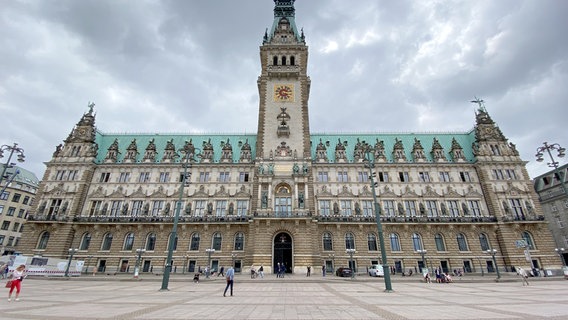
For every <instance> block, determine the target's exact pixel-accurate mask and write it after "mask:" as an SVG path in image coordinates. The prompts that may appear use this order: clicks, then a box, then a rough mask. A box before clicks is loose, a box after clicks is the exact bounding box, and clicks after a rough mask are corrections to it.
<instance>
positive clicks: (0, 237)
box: [0, 236, 5, 245]
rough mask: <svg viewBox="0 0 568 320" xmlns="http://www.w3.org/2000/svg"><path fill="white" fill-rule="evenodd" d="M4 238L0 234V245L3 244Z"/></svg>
mask: <svg viewBox="0 0 568 320" xmlns="http://www.w3.org/2000/svg"><path fill="white" fill-rule="evenodd" d="M4 239H5V236H0V245H3V244H4Z"/></svg>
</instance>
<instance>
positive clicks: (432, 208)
mask: <svg viewBox="0 0 568 320" xmlns="http://www.w3.org/2000/svg"><path fill="white" fill-rule="evenodd" d="M426 214H427V215H428V216H429V217H437V216H438V205H437V204H436V200H426Z"/></svg>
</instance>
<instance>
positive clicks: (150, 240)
mask: <svg viewBox="0 0 568 320" xmlns="http://www.w3.org/2000/svg"><path fill="white" fill-rule="evenodd" d="M155 248H156V234H155V233H150V234H149V235H148V237H146V251H154V249H155Z"/></svg>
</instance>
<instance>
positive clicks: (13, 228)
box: [12, 222, 20, 232]
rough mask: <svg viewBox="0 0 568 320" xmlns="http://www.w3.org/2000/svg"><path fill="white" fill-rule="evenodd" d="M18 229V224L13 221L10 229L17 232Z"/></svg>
mask: <svg viewBox="0 0 568 320" xmlns="http://www.w3.org/2000/svg"><path fill="white" fill-rule="evenodd" d="M18 229H20V224H19V223H17V222H16V223H14V226H13V227H12V231H14V232H18Z"/></svg>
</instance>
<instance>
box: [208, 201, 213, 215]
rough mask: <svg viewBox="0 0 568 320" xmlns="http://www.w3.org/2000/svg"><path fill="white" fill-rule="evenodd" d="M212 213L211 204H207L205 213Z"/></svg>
mask: <svg viewBox="0 0 568 320" xmlns="http://www.w3.org/2000/svg"><path fill="white" fill-rule="evenodd" d="M212 212H213V204H212V203H211V202H209V203H208V204H207V213H209V214H211V213H212Z"/></svg>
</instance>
